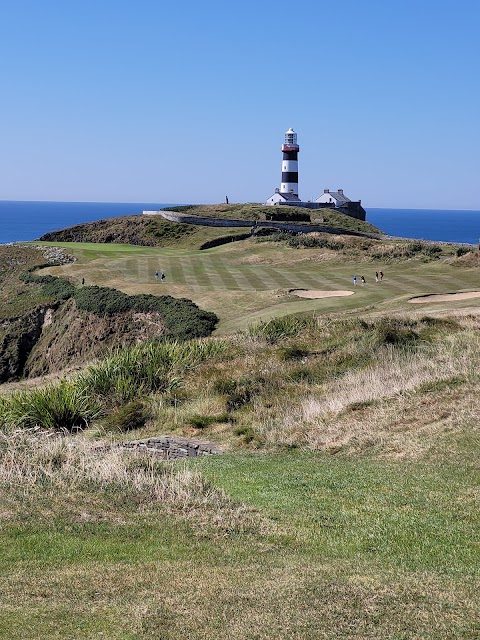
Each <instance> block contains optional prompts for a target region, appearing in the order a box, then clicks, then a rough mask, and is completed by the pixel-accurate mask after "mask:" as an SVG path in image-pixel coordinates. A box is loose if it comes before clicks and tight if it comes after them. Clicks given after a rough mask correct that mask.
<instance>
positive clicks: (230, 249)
mask: <svg viewBox="0 0 480 640" xmlns="http://www.w3.org/2000/svg"><path fill="white" fill-rule="evenodd" d="M60 244H61V245H62V246H68V248H69V251H71V252H72V253H73V254H75V255H77V256H78V257H79V260H78V262H76V263H74V264H70V265H66V266H62V267H55V268H51V269H49V270H48V272H49V273H52V274H55V275H60V276H63V277H69V278H72V279H73V280H75V281H77V282H79V281H80V280H81V279H82V277H85V280H86V283H87V284H98V285H102V286H111V287H115V288H118V289H121V290H123V291H125V292H126V293H129V294H136V293H156V294H158V293H161V294H165V293H166V294H169V295H173V296H181V297H187V298H189V299H192V300H193V301H194V302H195V303H196V304H198V305H199V306H200V307H201V308H202V309H206V310H208V311H213V312H214V313H216V314H217V315H218V316H219V318H220V324H219V329H218V330H219V331H220V332H227V331H234V330H237V329H244V328H246V327H248V326H249V325H251V324H254V323H255V322H257V321H259V320H266V319H269V318H272V317H278V316H283V315H288V314H292V313H302V312H309V311H317V312H319V313H336V312H348V313H351V312H355V313H359V312H362V313H363V312H365V310H378V311H385V312H386V311H390V310H392V309H403V310H406V309H409V310H410V305H406V302H407V300H408V299H409V298H410V297H414V296H418V295H425V294H429V293H446V292H453V291H462V290H467V291H468V290H476V289H478V277H477V271H476V269H465V268H464V269H461V268H459V267H456V268H453V267H452V266H450V265H449V264H447V263H445V262H444V261H430V262H422V260H420V259H417V260H400V261H398V262H393V263H391V264H388V265H385V264H384V263H382V262H381V261H379V260H366V259H365V258H363V259H362V258H361V257H348V258H342V259H340V257H339V258H336V257H335V255H333V257H331V258H330V259H329V260H327V261H321V260H320V261H317V256H318V251H317V250H315V249H292V248H289V247H283V246H279V245H278V244H276V243H255V242H251V241H243V242H239V243H234V244H232V245H228V246H222V247H216V248H213V249H209V250H206V251H195V250H187V249H182V250H174V249H172V248H170V249H158V248H151V247H138V246H125V247H124V246H122V245H95V244H75V243H72V244H68V243H67V244H65V245H63V244H62V243H60ZM157 270H162V271H164V272H165V273H166V276H167V277H166V280H165V282H163V283H160V282H155V279H154V273H155V271H157ZM379 270H382V271H384V273H385V278H384V280H383V281H382V282H378V283H375V279H374V274H375V271H379ZM353 274H357V277H358V278H359V276H360V275H365V277H366V280H367V284H366V285H365V286H364V287H361V286H360V285H359V286H357V287H356V288H355V290H354V289H353V287H352V276H353ZM296 288H299V289H321V290H352V291H355V293H354V295H352V296H349V297H344V298H324V299H315V300H308V299H300V298H296V297H293V296H291V295H289V294H288V291H289V290H290V289H296ZM478 304H479V301H478V300H477V301H475V300H472V301H469V305H471V306H478ZM458 306H459V305H458V303H454V302H453V303H443V304H442V305H433V304H426V305H425V307H422V309H425V308H426V309H427V310H428V309H452V308H458Z"/></svg>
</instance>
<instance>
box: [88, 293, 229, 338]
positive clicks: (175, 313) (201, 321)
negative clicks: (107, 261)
mask: <svg viewBox="0 0 480 640" xmlns="http://www.w3.org/2000/svg"><path fill="white" fill-rule="evenodd" d="M75 302H76V304H77V307H78V308H79V309H81V310H83V311H89V312H90V313H93V314H95V315H97V316H100V317H104V316H112V315H115V314H117V313H125V312H127V311H135V312H142V313H158V314H159V315H161V316H162V319H163V320H164V322H165V325H166V327H167V331H168V334H169V336H171V337H173V338H178V339H181V340H188V339H190V338H201V337H205V336H208V335H210V334H211V333H212V331H213V330H214V328H215V326H216V324H217V322H218V318H217V316H216V315H215V314H214V313H212V312H209V311H203V310H202V309H200V308H199V307H198V306H197V305H196V304H195V303H194V302H192V301H191V300H187V299H186V298H172V296H153V295H147V294H141V295H135V296H128V295H127V294H125V293H123V292H122V291H118V290H117V289H111V288H109V287H97V286H92V287H82V288H81V289H77V290H76V291H75Z"/></svg>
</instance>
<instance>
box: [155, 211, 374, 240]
mask: <svg viewBox="0 0 480 640" xmlns="http://www.w3.org/2000/svg"><path fill="white" fill-rule="evenodd" d="M144 215H160V216H162V217H163V218H165V219H166V220H169V221H170V222H180V223H186V224H195V225H199V226H202V227H250V228H258V227H269V228H272V229H279V230H281V231H293V232H296V233H314V232H317V233H334V234H337V235H349V236H361V237H366V238H373V239H375V240H380V239H382V238H383V237H384V236H383V235H380V234H377V233H367V232H364V231H351V230H348V229H342V228H340V227H330V226H326V225H315V224H295V223H293V222H277V221H274V220H264V221H260V220H238V219H228V218H204V217H201V216H192V215H188V214H186V213H179V212H176V211H156V212H152V211H144Z"/></svg>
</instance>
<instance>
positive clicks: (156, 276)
mask: <svg viewBox="0 0 480 640" xmlns="http://www.w3.org/2000/svg"><path fill="white" fill-rule="evenodd" d="M155 280H158V271H155Z"/></svg>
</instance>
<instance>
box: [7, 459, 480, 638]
mask: <svg viewBox="0 0 480 640" xmlns="http://www.w3.org/2000/svg"><path fill="white" fill-rule="evenodd" d="M195 467H196V468H198V469H201V471H202V473H203V474H204V475H205V476H206V477H207V478H208V479H210V481H211V482H213V484H214V485H215V486H217V487H219V488H223V489H225V490H226V491H227V492H228V494H229V495H231V496H232V497H233V498H234V500H236V501H242V502H244V503H246V505H248V506H249V507H251V508H254V509H256V510H257V518H258V523H260V524H259V526H260V528H258V527H257V528H256V529H254V530H252V532H249V529H248V528H246V529H243V530H242V529H240V528H238V527H233V528H230V529H229V528H224V527H223V526H222V518H220V519H219V520H215V519H214V520H211V521H209V520H208V516H205V514H203V515H201V514H200V513H199V514H197V515H195V513H194V512H193V514H191V515H190V517H189V518H188V519H187V520H185V519H184V518H183V517H181V514H180V512H179V513H177V514H175V513H172V512H170V514H169V513H168V510H165V508H164V507H162V506H161V505H157V506H156V505H155V504H153V503H152V504H151V505H150V506H149V505H148V504H147V503H145V502H143V507H142V510H141V513H139V512H138V508H137V507H136V506H135V496H134V494H132V495H130V494H129V492H128V491H126V490H125V489H124V490H120V491H119V492H118V493H117V495H115V493H113V492H112V493H109V492H108V491H106V492H105V491H99V492H97V494H96V496H95V498H94V497H93V495H94V494H92V499H91V500H90V501H87V502H86V503H85V506H84V507H83V512H86V515H88V517H86V515H84V516H83V518H80V517H79V511H78V508H79V506H80V500H83V501H85V499H86V498H87V496H88V492H87V493H85V490H84V489H83V490H82V491H81V492H80V493H79V495H78V496H77V497H75V496H72V495H68V494H67V496H66V497H64V498H63V499H62V501H61V502H58V503H57V505H56V503H55V501H54V500H53V498H49V497H48V495H44V496H43V497H42V495H40V496H38V498H37V500H38V502H37V504H36V505H35V506H33V504H32V503H31V501H30V500H29V499H28V497H27V499H26V500H25V503H24V505H23V508H22V509H21V510H20V511H19V512H18V513H17V514H15V515H10V517H9V519H8V520H7V521H6V522H5V524H4V526H3V527H2V530H1V532H0V542H1V543H2V548H3V549H4V550H5V551H6V553H4V554H2V558H1V560H0V570H1V573H0V587H1V589H2V599H3V604H4V606H3V607H2V610H1V612H0V634H1V635H2V637H8V638H9V639H12V640H16V639H17V638H22V640H26V639H30V638H38V637H48V638H67V637H72V638H97V637H102V634H103V635H105V636H106V637H109V638H112V639H117V638H118V639H123V640H124V639H125V638H132V639H133V638H138V639H147V638H151V639H153V638H181V637H188V638H192V640H197V639H204V640H206V639H207V638H226V637H227V636H229V635H231V634H234V636H235V637H236V638H240V639H244V640H247V639H248V640H250V638H259V639H272V640H273V639H281V640H287V639H288V640H289V639H290V638H298V639H299V640H300V638H301V639H302V640H316V639H317V638H319V637H321V638H326V639H330V638H331V639H332V640H333V639H348V640H350V639H352V638H377V639H379V640H380V639H384V640H387V639H390V638H402V639H403V640H413V639H417V638H422V639H425V640H430V639H431V640H433V639H435V640H440V639H441V638H462V639H463V640H474V639H476V638H477V637H478V632H479V629H480V627H479V623H480V620H479V618H478V607H477V598H476V591H477V588H478V580H479V577H480V576H479V566H480V563H479V560H480V559H479V550H478V544H477V542H478V540H477V532H478V527H479V525H480V522H479V516H478V511H477V510H476V509H475V502H474V495H475V491H476V490H477V489H478V477H477V476H476V473H475V469H474V468H473V467H471V466H463V467H462V466H453V465H451V464H449V463H448V460H447V461H445V464H444V465H442V466H438V465H435V466H433V465H432V466H430V465H428V464H420V465H417V464H405V463H403V462H402V463H395V462H390V463H385V462H379V461H375V460H372V459H356V460H348V459H342V458H332V457H329V456H325V455H314V454H308V453H299V452H290V453H283V454H278V455H270V456H258V455H241V454H240V455H228V456H227V455H224V456H218V457H213V458H209V459H204V460H201V461H197V462H195ZM109 502H110V506H107V505H108V503H109ZM61 504H62V505H63V509H62V511H61V512H59V511H58V509H59V507H60V505H61ZM32 506H33V509H32V510H31V511H29V509H31V507H32ZM42 511H43V512H45V513H48V514H49V516H48V519H47V518H46V516H42ZM198 518H201V521H200V522H198V523H197V522H196V520H197V519H198Z"/></svg>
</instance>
